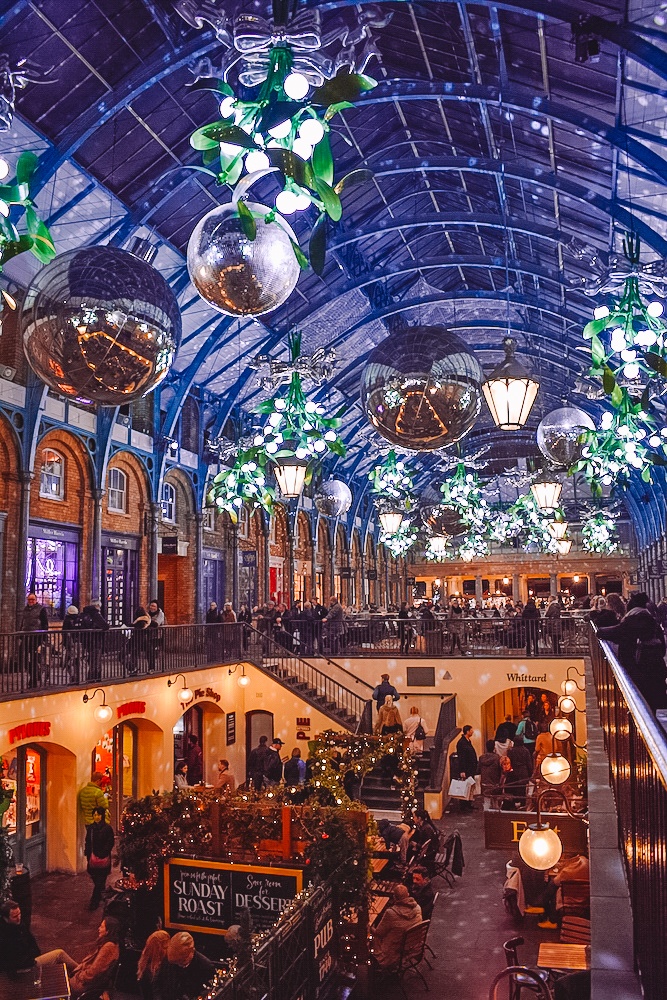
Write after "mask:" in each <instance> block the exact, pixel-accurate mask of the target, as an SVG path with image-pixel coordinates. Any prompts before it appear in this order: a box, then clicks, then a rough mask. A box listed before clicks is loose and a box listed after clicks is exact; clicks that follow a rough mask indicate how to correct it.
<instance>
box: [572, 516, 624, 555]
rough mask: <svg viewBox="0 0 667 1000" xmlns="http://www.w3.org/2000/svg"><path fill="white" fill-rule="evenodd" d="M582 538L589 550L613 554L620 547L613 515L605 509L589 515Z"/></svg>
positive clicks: (582, 530)
mask: <svg viewBox="0 0 667 1000" xmlns="http://www.w3.org/2000/svg"><path fill="white" fill-rule="evenodd" d="M581 539H582V544H583V547H584V549H585V550H586V551H587V552H597V553H599V554H600V555H605V556H608V555H612V553H614V552H616V550H617V549H618V537H617V535H616V528H615V523H614V519H613V517H610V515H609V514H608V513H606V512H605V511H603V510H599V511H596V512H595V513H594V514H592V515H591V516H589V517H587V518H586V519H585V521H584V522H583V524H582V527H581Z"/></svg>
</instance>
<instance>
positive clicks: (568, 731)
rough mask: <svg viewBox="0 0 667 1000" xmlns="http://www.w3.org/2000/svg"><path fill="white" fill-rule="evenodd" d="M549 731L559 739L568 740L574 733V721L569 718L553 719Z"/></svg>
mask: <svg viewBox="0 0 667 1000" xmlns="http://www.w3.org/2000/svg"><path fill="white" fill-rule="evenodd" d="M549 732H550V733H551V735H552V736H555V737H556V739H557V740H561V741H562V740H567V739H569V737H570V736H571V735H572V723H571V722H570V720H569V719H552V720H551V722H550V723H549Z"/></svg>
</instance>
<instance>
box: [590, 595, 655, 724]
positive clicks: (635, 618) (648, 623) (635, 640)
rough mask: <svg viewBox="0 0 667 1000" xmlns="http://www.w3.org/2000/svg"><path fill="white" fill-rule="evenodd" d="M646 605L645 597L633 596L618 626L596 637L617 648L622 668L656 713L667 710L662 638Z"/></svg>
mask: <svg viewBox="0 0 667 1000" xmlns="http://www.w3.org/2000/svg"><path fill="white" fill-rule="evenodd" d="M647 604H648V596H647V594H645V593H643V592H640V593H638V594H633V595H632V597H631V598H630V600H629V601H628V610H627V612H626V614H625V615H624V617H623V618H622V619H621V621H620V622H619V623H618V625H610V626H609V627H607V628H601V629H598V636H599V638H600V639H606V640H608V641H610V642H615V643H617V644H618V659H619V662H620V664H621V666H622V667H623V668H624V669H625V670H626V671H627V672H628V674H629V675H630V677H631V679H632V680H633V681H634V683H635V684H636V685H637V687H638V688H639V691H640V692H641V694H642V695H643V696H644V698H645V699H646V701H647V702H648V703H649V705H650V707H651V708H652V710H653V711H654V712H655V711H656V709H658V708H667V691H666V688H665V685H666V678H667V668H666V667H665V636H664V633H663V631H662V628H661V627H660V625H659V624H658V622H657V621H656V620H655V618H654V617H653V616H652V615H651V614H650V613H649V611H648V610H647V607H646V605H647Z"/></svg>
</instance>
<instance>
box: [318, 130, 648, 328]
mask: <svg viewBox="0 0 667 1000" xmlns="http://www.w3.org/2000/svg"><path fill="white" fill-rule="evenodd" d="M299 138H300V139H305V141H306V142H309V143H310V145H311V146H317V144H318V142H321V141H322V139H323V138H324V125H323V124H322V122H321V121H320V120H319V118H306V120H305V121H302V122H301V124H300V125H299ZM649 309H650V306H649Z"/></svg>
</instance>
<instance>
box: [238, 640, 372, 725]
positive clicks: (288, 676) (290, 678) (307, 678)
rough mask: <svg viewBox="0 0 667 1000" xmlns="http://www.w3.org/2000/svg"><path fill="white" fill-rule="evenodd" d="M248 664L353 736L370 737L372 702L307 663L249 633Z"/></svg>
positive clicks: (272, 642) (276, 644)
mask: <svg viewBox="0 0 667 1000" xmlns="http://www.w3.org/2000/svg"><path fill="white" fill-rule="evenodd" d="M250 632H251V635H250V641H249V643H248V648H247V651H246V654H245V655H246V656H247V658H248V660H249V661H250V662H251V663H252V664H253V665H254V666H255V667H257V669H258V670H261V671H262V672H263V673H265V674H267V676H269V677H272V678H273V680H275V681H277V683H278V684H281V685H282V686H283V687H285V688H288V689H289V690H290V691H293V692H294V693H295V694H296V695H298V696H299V698H302V699H303V701H305V702H307V703H308V704H309V705H311V706H312V707H313V708H315V709H317V711H318V712H321V713H322V714H323V715H326V716H327V717H328V718H329V719H331V721H332V722H335V723H336V724H337V725H339V726H342V727H343V728H344V729H347V730H348V732H350V733H370V732H371V728H372V713H371V709H372V702H371V701H370V700H369V699H365V698H362V697H361V696H360V695H358V694H356V693H355V692H354V691H350V689H349V688H346V687H344V686H343V685H342V684H340V683H339V682H338V681H335V680H333V679H332V678H331V677H328V676H327V674H325V673H322V671H321V670H318V669H317V667H314V666H313V665H312V664H311V663H309V662H308V661H307V660H302V659H301V657H299V656H296V655H295V654H294V653H291V652H289V651H288V650H286V649H283V647H282V646H279V645H278V643H277V642H274V640H273V639H269V638H268V637H267V636H264V635H262V634H260V633H259V632H257V631H256V630H255V629H250Z"/></svg>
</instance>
